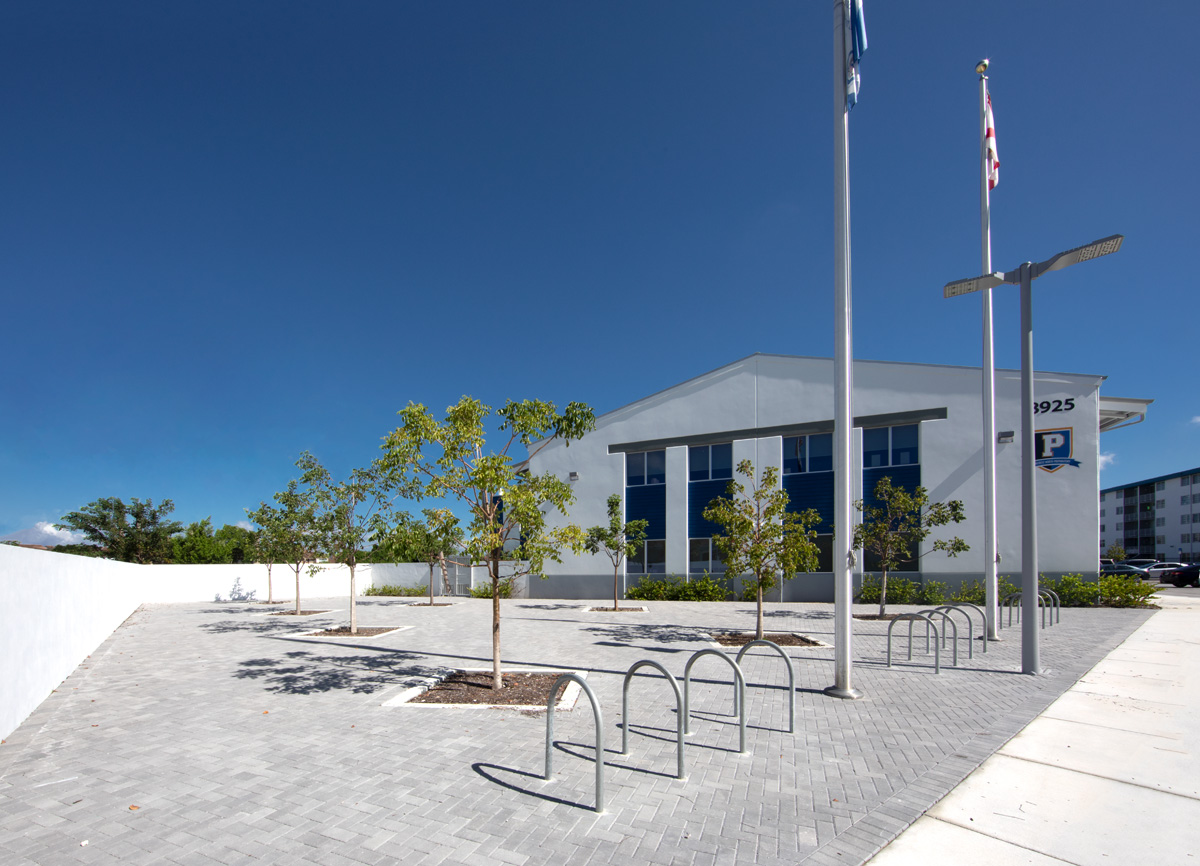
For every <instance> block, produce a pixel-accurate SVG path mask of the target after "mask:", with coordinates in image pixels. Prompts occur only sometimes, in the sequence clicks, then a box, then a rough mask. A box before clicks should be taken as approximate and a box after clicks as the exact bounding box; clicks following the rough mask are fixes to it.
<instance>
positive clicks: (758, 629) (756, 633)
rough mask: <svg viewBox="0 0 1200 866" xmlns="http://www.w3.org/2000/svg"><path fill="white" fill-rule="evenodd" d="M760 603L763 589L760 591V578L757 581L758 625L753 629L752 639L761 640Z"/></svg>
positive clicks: (761, 613) (761, 602)
mask: <svg viewBox="0 0 1200 866" xmlns="http://www.w3.org/2000/svg"><path fill="white" fill-rule="evenodd" d="M762 604H763V591H762V581H761V580H760V581H759V582H758V625H757V626H756V627H755V631H754V639H755V640H762V639H763V609H762Z"/></svg>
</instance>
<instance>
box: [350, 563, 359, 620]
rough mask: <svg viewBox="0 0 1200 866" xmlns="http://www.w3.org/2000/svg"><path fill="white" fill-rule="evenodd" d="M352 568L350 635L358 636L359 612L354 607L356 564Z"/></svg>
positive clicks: (351, 565) (352, 564) (351, 564)
mask: <svg viewBox="0 0 1200 866" xmlns="http://www.w3.org/2000/svg"><path fill="white" fill-rule="evenodd" d="M348 565H349V566H350V634H358V610H357V609H356V608H355V606H354V563H353V562H351V563H348Z"/></svg>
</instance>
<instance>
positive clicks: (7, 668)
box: [0, 544, 211, 738]
mask: <svg viewBox="0 0 1200 866" xmlns="http://www.w3.org/2000/svg"><path fill="white" fill-rule="evenodd" d="M140 568H141V567H140V566H136V565H130V564H129V563H125V562H110V561H108V560H103V559H89V558H88V557H83V556H70V555H68V554H64V553H50V552H49V551H45V550H26V549H24V548H20V547H13V546H11V545H7V544H0V738H2V737H6V736H8V735H9V734H10V733H12V731H14V730H15V729H16V728H17V726H18V725H20V724H21V722H23V721H24V720H25V717H26V716H28V715H29V714H30V713H31V712H33V711H34V709H36V708H37V705H38V704H40V703H41V702H42V701H43V700H45V699H46V696H47V695H48V694H50V692H51V690H52V689H54V688H55V687H56V686H58V684H59V683H61V682H62V681H63V680H64V679H66V677H67V676H68V675H69V674H70V673H71V671H73V670H75V667H76V666H77V665H78V664H79V663H80V662H81V661H83V660H84V659H85V658H87V656H88V655H89V654H90V653H91V652H92V651H93V650H95V649H96V647H98V646H99V645H100V644H101V643H103V642H104V640H105V638H107V637H108V636H109V635H110V634H112V633H113V630H114V629H116V627H117V626H119V625H120V624H121V623H122V622H124V621H125V619H126V617H128V616H129V615H130V614H131V613H133V612H134V611H135V610H137V608H138V605H139V604H141V602H142V595H143V592H142V582H141V579H140V577H141V576H140V575H139V573H138V572H139V571H140ZM210 600H211V597H210Z"/></svg>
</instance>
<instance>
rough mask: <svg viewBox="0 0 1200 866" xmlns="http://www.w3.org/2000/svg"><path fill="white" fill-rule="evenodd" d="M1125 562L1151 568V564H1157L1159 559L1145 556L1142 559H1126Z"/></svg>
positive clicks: (1134, 565)
mask: <svg viewBox="0 0 1200 866" xmlns="http://www.w3.org/2000/svg"><path fill="white" fill-rule="evenodd" d="M1124 562H1125V564H1126V565H1132V566H1133V567H1134V568H1149V567H1150V566H1152V565H1155V564H1157V562H1158V560H1157V559H1149V558H1147V557H1143V558H1141V559H1136V558H1135V559H1126V560H1124Z"/></svg>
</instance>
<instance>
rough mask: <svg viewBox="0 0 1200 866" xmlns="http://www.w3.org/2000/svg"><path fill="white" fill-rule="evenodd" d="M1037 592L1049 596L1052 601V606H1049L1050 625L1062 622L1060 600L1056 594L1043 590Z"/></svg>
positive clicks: (1050, 590) (1052, 591)
mask: <svg viewBox="0 0 1200 866" xmlns="http://www.w3.org/2000/svg"><path fill="white" fill-rule="evenodd" d="M1039 592H1043V593H1045V594H1046V595H1048V596H1050V599H1051V601H1053V604H1052V605H1051V606H1050V624H1051V625H1056V624H1057V623H1060V622H1062V600H1061V599H1059V597H1058V593H1057V592H1055V591H1054V590H1052V589H1043V590H1039Z"/></svg>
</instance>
